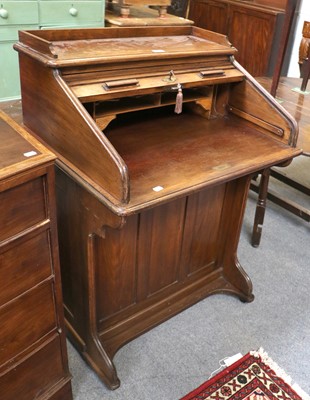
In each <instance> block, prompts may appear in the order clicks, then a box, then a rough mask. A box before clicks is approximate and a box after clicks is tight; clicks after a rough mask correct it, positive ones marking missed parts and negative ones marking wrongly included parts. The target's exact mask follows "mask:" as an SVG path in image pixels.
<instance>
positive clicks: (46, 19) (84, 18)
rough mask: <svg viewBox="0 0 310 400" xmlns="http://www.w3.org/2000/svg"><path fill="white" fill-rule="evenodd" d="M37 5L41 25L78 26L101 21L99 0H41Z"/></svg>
mask: <svg viewBox="0 0 310 400" xmlns="http://www.w3.org/2000/svg"><path fill="white" fill-rule="evenodd" d="M39 7H40V24H41V26H44V25H63V24H66V25H69V26H79V25H85V24H88V23H98V24H100V23H101V22H102V21H103V6H102V3H101V2H99V1H80V2H69V1H64V2H59V1H42V2H40V6H39Z"/></svg>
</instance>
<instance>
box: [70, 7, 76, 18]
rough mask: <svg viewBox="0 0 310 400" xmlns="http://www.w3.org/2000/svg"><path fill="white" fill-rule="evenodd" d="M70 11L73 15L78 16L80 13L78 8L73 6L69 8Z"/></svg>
mask: <svg viewBox="0 0 310 400" xmlns="http://www.w3.org/2000/svg"><path fill="white" fill-rule="evenodd" d="M69 13H70V14H71V15H72V17H76V16H77V15H78V10H77V9H76V8H75V7H73V6H72V7H71V8H70V10H69Z"/></svg>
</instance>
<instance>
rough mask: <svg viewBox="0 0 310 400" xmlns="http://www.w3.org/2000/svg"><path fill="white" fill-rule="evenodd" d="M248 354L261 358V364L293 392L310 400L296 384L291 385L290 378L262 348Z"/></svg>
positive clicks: (305, 399)
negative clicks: (268, 368) (267, 367)
mask: <svg viewBox="0 0 310 400" xmlns="http://www.w3.org/2000/svg"><path fill="white" fill-rule="evenodd" d="M250 354H251V355H252V356H253V357H256V358H261V360H262V361H263V363H264V364H267V365H268V366H269V367H270V368H271V369H272V370H273V371H274V372H275V373H276V374H277V375H278V376H279V377H280V378H282V379H283V381H284V382H286V383H287V384H288V385H290V386H291V387H292V389H294V390H295V392H296V393H297V394H298V395H299V396H300V397H301V398H302V399H303V400H310V396H309V395H308V394H307V393H305V392H304V391H303V390H302V389H301V387H300V386H299V385H297V384H296V383H294V385H293V384H292V383H293V382H292V381H293V380H292V378H291V377H290V376H289V375H287V373H286V372H285V371H284V370H283V369H282V368H280V367H279V365H278V364H277V363H276V362H274V361H273V359H272V358H270V357H269V355H268V353H267V352H266V351H265V350H264V349H263V348H262V347H260V348H259V349H258V350H256V351H250Z"/></svg>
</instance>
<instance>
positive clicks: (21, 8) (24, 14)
mask: <svg viewBox="0 0 310 400" xmlns="http://www.w3.org/2000/svg"><path fill="white" fill-rule="evenodd" d="M38 23H39V11H38V3H37V2H36V1H4V2H1V3H0V26H1V25H20V24H23V25H27V24H38Z"/></svg>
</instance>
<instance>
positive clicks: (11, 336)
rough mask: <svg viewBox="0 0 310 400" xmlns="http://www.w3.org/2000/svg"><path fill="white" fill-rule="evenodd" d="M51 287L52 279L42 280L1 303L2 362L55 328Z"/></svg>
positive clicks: (0, 348)
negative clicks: (37, 284) (43, 281)
mask: <svg viewBox="0 0 310 400" xmlns="http://www.w3.org/2000/svg"><path fill="white" fill-rule="evenodd" d="M52 289H53V287H52V282H51V281H48V282H45V283H44V284H42V285H40V286H38V287H36V288H35V289H33V290H30V291H28V292H27V293H25V294H24V295H23V296H20V297H18V298H17V299H16V300H13V301H11V302H9V303H7V304H6V305H4V306H2V307H0V343H1V344H2V345H1V346H0V360H1V363H3V364H4V363H5V362H7V361H9V360H11V359H12V358H13V357H15V356H17V355H18V354H20V353H21V352H22V351H24V350H25V349H27V348H28V347H29V346H31V345H33V344H34V343H35V342H36V341H38V340H39V339H41V338H42V337H43V336H44V335H46V334H48V333H49V332H51V331H52V330H53V329H55V328H56V312H55V307H54V296H53V292H52ZM3 344H5V346H4V345H3Z"/></svg>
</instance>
